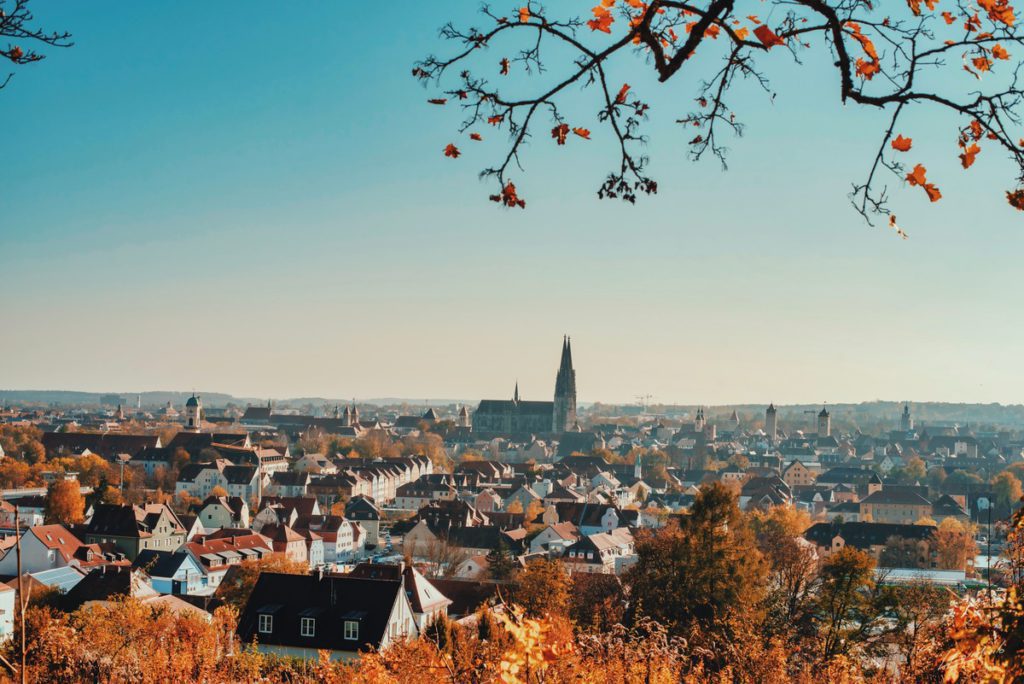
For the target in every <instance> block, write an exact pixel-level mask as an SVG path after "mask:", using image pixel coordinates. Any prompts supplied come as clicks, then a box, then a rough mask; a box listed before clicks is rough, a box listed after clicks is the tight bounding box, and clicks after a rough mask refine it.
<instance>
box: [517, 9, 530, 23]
mask: <svg viewBox="0 0 1024 684" xmlns="http://www.w3.org/2000/svg"><path fill="white" fill-rule="evenodd" d="M528 21H530V8H529V7H520V8H519V22H520V23H522V24H525V23H526V22H528Z"/></svg>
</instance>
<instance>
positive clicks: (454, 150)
mask: <svg viewBox="0 0 1024 684" xmlns="http://www.w3.org/2000/svg"><path fill="white" fill-rule="evenodd" d="M460 154H462V153H461V152H459V148H458V147H456V146H455V145H454V144H453V143H448V146H447V147H445V148H444V156H446V157H451V158H452V159H456V158H458V156H459V155H460Z"/></svg>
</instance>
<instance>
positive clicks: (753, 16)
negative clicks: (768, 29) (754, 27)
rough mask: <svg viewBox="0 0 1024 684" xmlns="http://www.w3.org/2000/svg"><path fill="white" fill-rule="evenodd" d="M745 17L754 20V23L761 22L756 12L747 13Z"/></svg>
mask: <svg viewBox="0 0 1024 684" xmlns="http://www.w3.org/2000/svg"><path fill="white" fill-rule="evenodd" d="M747 19H749V20H750V21H752V22H754V23H755V24H760V23H761V20H760V19H758V18H757V15H756V14H748V15H747Z"/></svg>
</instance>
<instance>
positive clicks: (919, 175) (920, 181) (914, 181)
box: [907, 164, 928, 185]
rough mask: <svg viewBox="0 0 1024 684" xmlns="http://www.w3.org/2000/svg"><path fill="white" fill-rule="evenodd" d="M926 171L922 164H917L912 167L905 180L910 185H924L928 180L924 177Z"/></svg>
mask: <svg viewBox="0 0 1024 684" xmlns="http://www.w3.org/2000/svg"><path fill="white" fill-rule="evenodd" d="M927 172H928V171H927V169H925V168H924V166H922V165H921V164H918V165H917V166H915V167H914V170H913V171H911V172H910V173H908V174H907V182H908V183H910V184H911V185H924V184H925V183H927V182H928V180H927V178H925V174H926V173H927Z"/></svg>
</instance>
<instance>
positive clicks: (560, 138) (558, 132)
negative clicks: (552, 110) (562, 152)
mask: <svg viewBox="0 0 1024 684" xmlns="http://www.w3.org/2000/svg"><path fill="white" fill-rule="evenodd" d="M568 135H569V124H558V125H557V126H555V127H554V128H552V129H551V137H552V138H554V139H555V142H557V143H558V144H559V145H564V144H565V138H566V136H568Z"/></svg>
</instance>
